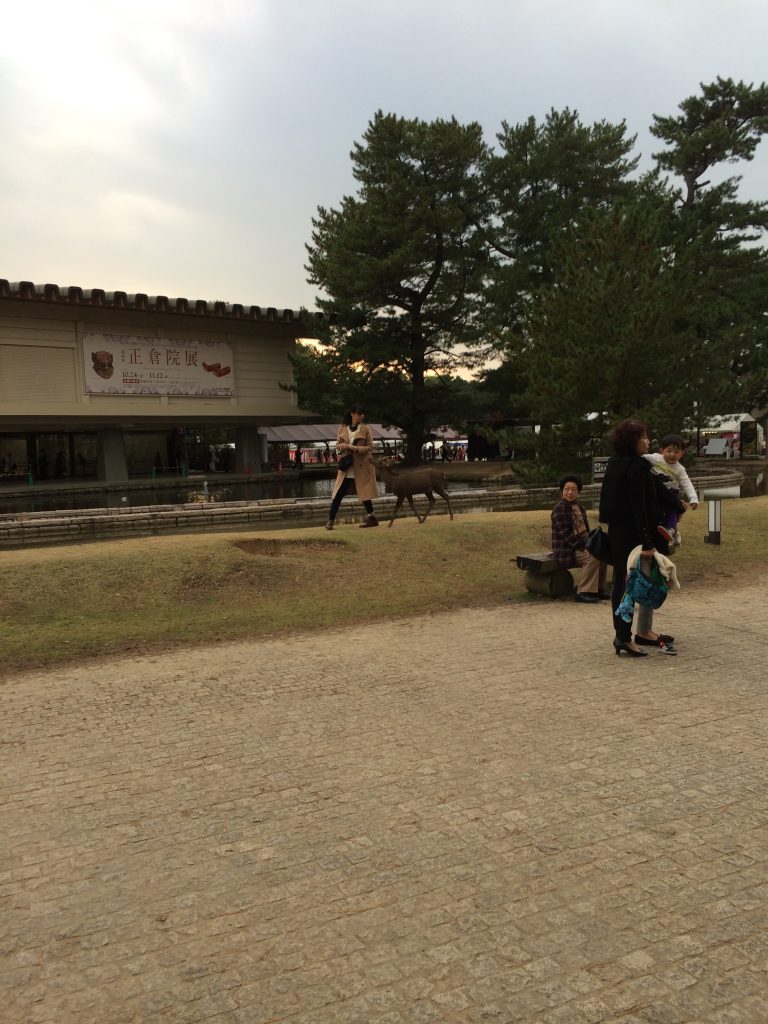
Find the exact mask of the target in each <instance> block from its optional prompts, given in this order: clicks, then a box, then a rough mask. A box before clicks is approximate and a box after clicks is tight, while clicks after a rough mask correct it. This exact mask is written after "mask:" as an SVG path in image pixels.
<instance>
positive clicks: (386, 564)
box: [0, 498, 768, 675]
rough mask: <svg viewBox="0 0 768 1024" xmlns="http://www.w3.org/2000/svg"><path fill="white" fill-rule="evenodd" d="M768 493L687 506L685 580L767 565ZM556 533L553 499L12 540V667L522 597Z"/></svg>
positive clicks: (4, 625)
mask: <svg viewBox="0 0 768 1024" xmlns="http://www.w3.org/2000/svg"><path fill="white" fill-rule="evenodd" d="M767 520H768V498H753V499H749V500H743V501H737V502H736V501H734V502H724V503H723V525H722V536H723V544H722V546H721V547H713V546H710V545H708V544H704V543H703V537H704V534H705V533H706V527H707V523H706V509H705V508H703V507H702V508H700V509H699V510H698V511H697V512H692V513H689V514H687V515H686V516H685V518H684V520H683V524H682V528H683V539H684V543H683V547H682V549H681V550H680V552H679V554H678V555H676V556H675V560H676V562H677V564H678V567H679V570H680V576H681V580H682V584H683V586H684V587H687V588H689V587H694V588H695V587H705V586H706V587H710V586H733V585H738V582H739V580H742V579H743V580H749V581H752V580H753V579H754V575H755V572H765V571H766V568H768V531H767V530H766V525H767ZM548 547H549V513H548V512H498V513H485V514H482V513H477V514H471V515H461V516H457V517H456V519H455V520H454V522H453V523H451V522H449V520H448V517H447V516H434V517H433V518H430V519H429V520H428V522H427V523H426V524H425V525H424V526H419V525H418V524H417V523H416V520H415V519H414V518H413V517H412V516H407V517H402V518H400V519H398V520H397V521H396V523H395V525H394V527H393V528H392V529H391V530H389V529H387V528H386V527H383V528H381V529H378V530H362V531H360V530H358V529H356V528H355V527H344V526H343V525H342V526H339V527H338V528H337V529H336V530H335V531H334V533H333V534H332V535H330V536H329V535H328V534H327V533H325V532H324V531H323V530H321V529H319V528H309V529H295V528H294V529H290V530H279V531H276V530H269V531H267V530H263V531H250V532H242V531H238V532H232V533H215V534H214V533H205V534H178V535H175V536H170V537H167V536H166V537H142V538H130V539H125V540H110V541H103V542H95V543H90V544H81V545H72V546H64V547H40V548H34V549H28V550H14V551H6V552H4V553H3V560H4V565H5V570H6V571H5V573H4V574H3V578H2V582H0V617H1V618H2V622H1V623H0V627H1V628H0V637H1V639H0V645H1V647H2V671H3V672H4V674H6V675H8V674H9V673H13V672H18V671H20V670H22V669H24V668H32V667H35V666H44V665H50V666H53V665H57V664H62V663H65V662H67V661H71V660H74V659H78V658H83V657H96V656H103V655H105V654H118V653H126V652H145V651H155V650H168V649H170V648H172V647H176V646H190V645H195V644H199V643H214V642H218V641H222V640H234V639H248V638H253V639H257V638H259V637H264V636H270V635H275V634H278V633H279V634H285V633H290V632H297V633H298V632H305V631H309V632H312V631H315V630H317V629H325V628H333V627H335V626H337V625H340V624H341V625H343V624H345V623H349V622H353V621H357V620H359V619H362V620H364V621H375V620H381V619H387V618H397V617H401V616H406V615H414V614H421V613H429V612H434V611H442V610H450V609H455V608H463V607H478V606H494V605H498V604H500V603H501V602H505V601H507V600H508V599H509V598H512V599H513V600H526V601H534V600H548V599H546V598H538V597H533V596H532V595H529V594H527V592H526V591H525V590H524V585H523V574H522V573H521V572H520V571H519V570H518V569H517V568H516V567H515V565H514V557H515V556H516V555H517V554H520V553H523V552H531V551H543V550H546V549H548Z"/></svg>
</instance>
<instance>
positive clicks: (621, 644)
mask: <svg viewBox="0 0 768 1024" xmlns="http://www.w3.org/2000/svg"><path fill="white" fill-rule="evenodd" d="M613 649H614V651H616V654H617V656H618V655H621V652H622V651H625V652H626V653H627V654H628V655H629V656H630V658H647V657H648V651H633V650H632V648H631V647H630V646H629V643H627V641H626V640H614V641H613Z"/></svg>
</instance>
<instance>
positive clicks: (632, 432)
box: [611, 420, 648, 455]
mask: <svg viewBox="0 0 768 1024" xmlns="http://www.w3.org/2000/svg"><path fill="white" fill-rule="evenodd" d="M647 433H648V427H647V426H646V425H645V423H641V422H640V420H622V421H621V423H617V424H616V426H615V427H614V428H613V431H612V433H611V441H612V442H613V450H614V451H615V452H616V454H617V455H637V442H638V441H639V440H640V438H641V437H642V436H643V434H647Z"/></svg>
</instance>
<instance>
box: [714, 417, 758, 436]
mask: <svg viewBox="0 0 768 1024" xmlns="http://www.w3.org/2000/svg"><path fill="white" fill-rule="evenodd" d="M753 420H754V416H750V415H749V413H748V412H730V413H726V414H725V415H724V416H712V417H710V419H708V420H707V421H706V422H705V423H702V425H701V429H702V430H706V431H710V430H721V431H722V432H723V433H724V434H737V433H738V431H739V427H740V426H741V424H742V423H751V422H752V421H753Z"/></svg>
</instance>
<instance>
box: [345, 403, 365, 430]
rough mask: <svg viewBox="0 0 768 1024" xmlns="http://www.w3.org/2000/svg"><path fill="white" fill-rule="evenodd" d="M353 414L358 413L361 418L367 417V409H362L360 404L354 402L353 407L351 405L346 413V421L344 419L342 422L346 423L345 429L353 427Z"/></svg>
mask: <svg viewBox="0 0 768 1024" xmlns="http://www.w3.org/2000/svg"><path fill="white" fill-rule="evenodd" d="M353 412H357V413H360V415H361V416H365V409H364V408H363V407H362V405H360V403H359V402H353V403H352V405H350V407H349V408H348V409H347V411H346V412H345V413H344V419H343V421H342V422H343V423H344V426H345V427H351V426H352V413H353Z"/></svg>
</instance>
